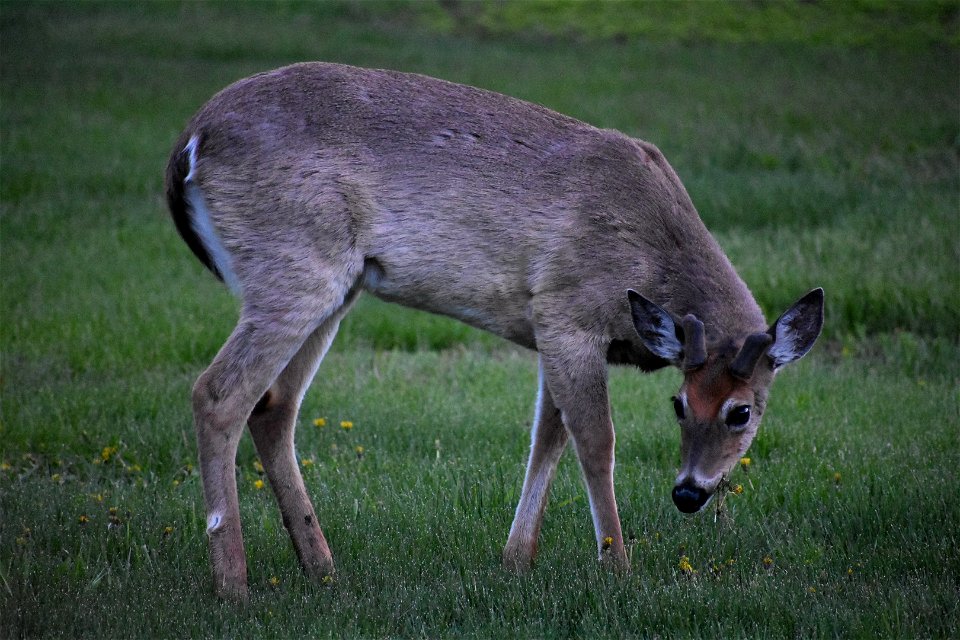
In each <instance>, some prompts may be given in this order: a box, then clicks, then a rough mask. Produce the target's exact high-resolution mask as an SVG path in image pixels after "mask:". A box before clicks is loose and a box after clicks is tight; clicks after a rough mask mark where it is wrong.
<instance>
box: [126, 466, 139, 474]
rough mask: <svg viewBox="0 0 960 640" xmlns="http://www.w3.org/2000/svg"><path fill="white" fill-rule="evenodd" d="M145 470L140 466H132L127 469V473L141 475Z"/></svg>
mask: <svg viewBox="0 0 960 640" xmlns="http://www.w3.org/2000/svg"><path fill="white" fill-rule="evenodd" d="M141 471H143V469H142V468H141V467H140V465H138V464H131V465H130V466H128V467H127V473H140V472H141Z"/></svg>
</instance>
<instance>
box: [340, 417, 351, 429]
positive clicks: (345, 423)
mask: <svg viewBox="0 0 960 640" xmlns="http://www.w3.org/2000/svg"><path fill="white" fill-rule="evenodd" d="M340 426H341V427H343V430H344V431H350V429H353V423H352V422H350V421H349V420H341V421H340Z"/></svg>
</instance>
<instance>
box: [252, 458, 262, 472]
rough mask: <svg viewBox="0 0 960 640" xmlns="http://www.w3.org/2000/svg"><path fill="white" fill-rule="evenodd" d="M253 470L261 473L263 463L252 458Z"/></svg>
mask: <svg viewBox="0 0 960 640" xmlns="http://www.w3.org/2000/svg"><path fill="white" fill-rule="evenodd" d="M253 470H254V471H256V472H257V473H263V463H262V462H260V461H259V460H254V461H253Z"/></svg>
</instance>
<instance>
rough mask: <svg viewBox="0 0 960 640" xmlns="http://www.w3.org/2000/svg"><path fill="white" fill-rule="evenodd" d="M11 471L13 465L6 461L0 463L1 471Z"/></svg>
mask: <svg viewBox="0 0 960 640" xmlns="http://www.w3.org/2000/svg"><path fill="white" fill-rule="evenodd" d="M11 469H13V465H12V464H10V463H9V462H7V461H6V460H4V461H3V462H0V471H10V470H11Z"/></svg>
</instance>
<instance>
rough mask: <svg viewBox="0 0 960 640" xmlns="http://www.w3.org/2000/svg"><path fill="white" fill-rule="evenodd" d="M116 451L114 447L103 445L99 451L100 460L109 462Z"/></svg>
mask: <svg viewBox="0 0 960 640" xmlns="http://www.w3.org/2000/svg"><path fill="white" fill-rule="evenodd" d="M116 452H117V448H116V447H104V448H103V449H102V450H101V451H100V460H102V461H103V462H110V458H112V457H113V455H114V454H115V453H116Z"/></svg>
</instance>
